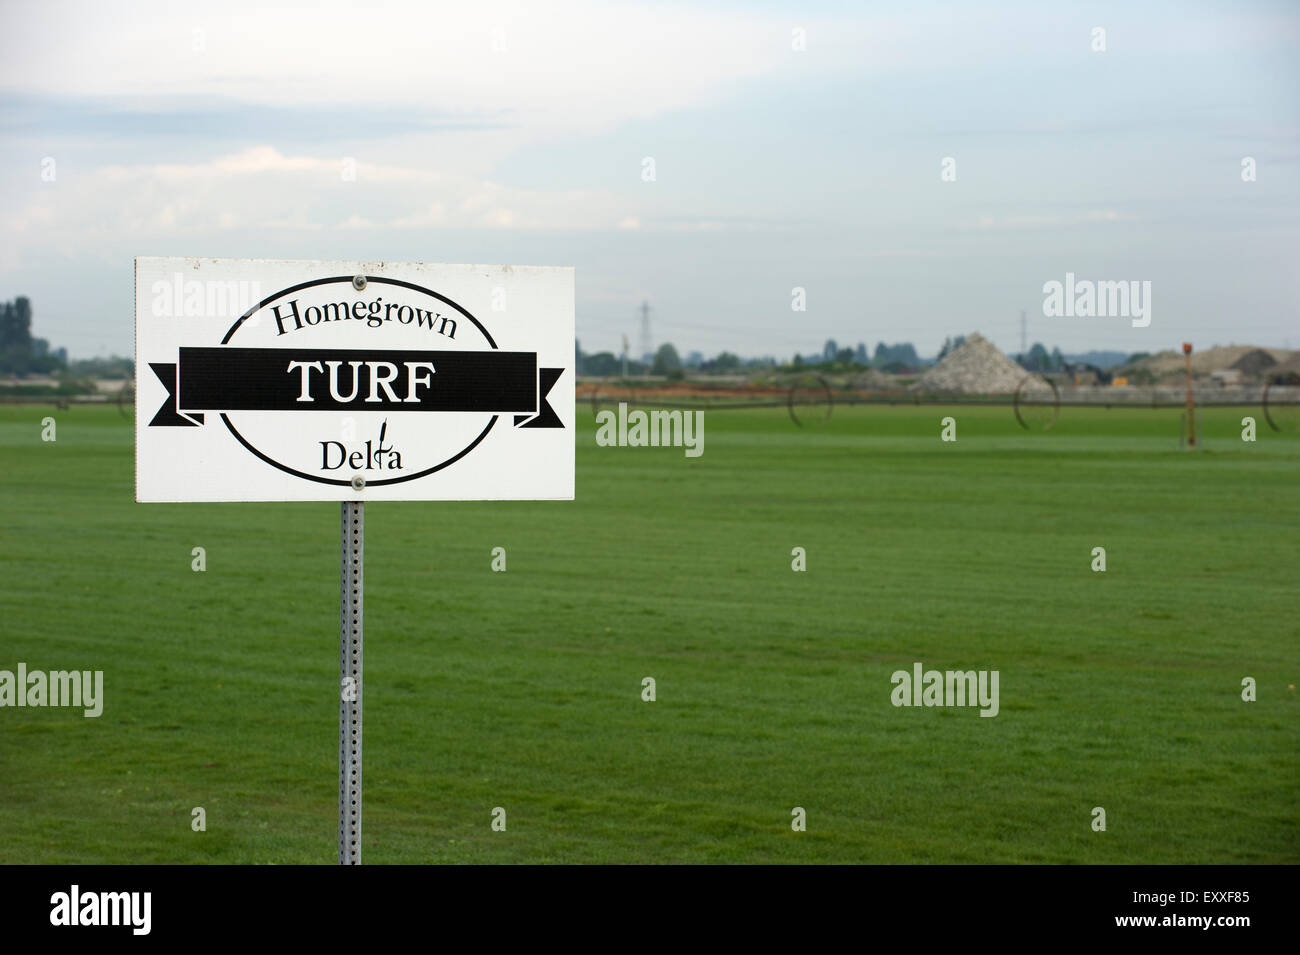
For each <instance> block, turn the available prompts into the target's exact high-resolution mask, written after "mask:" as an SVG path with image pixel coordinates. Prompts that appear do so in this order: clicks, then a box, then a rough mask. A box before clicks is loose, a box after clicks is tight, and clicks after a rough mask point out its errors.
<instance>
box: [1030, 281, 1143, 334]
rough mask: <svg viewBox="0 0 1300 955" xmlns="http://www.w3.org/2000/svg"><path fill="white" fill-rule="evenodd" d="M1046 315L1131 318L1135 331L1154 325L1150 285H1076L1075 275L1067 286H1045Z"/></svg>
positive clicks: (1045, 284)
mask: <svg viewBox="0 0 1300 955" xmlns="http://www.w3.org/2000/svg"><path fill="white" fill-rule="evenodd" d="M1043 295H1044V298H1043V314H1044V315H1046V316H1047V317H1048V318H1062V317H1064V318H1075V317H1078V318H1132V319H1133V327H1134V328H1146V327H1147V326H1148V325H1150V324H1151V282H1150V281H1149V280H1148V281H1145V282H1138V281H1137V280H1136V279H1134V280H1133V281H1131V282H1126V281H1119V282H1093V281H1092V280H1090V279H1083V280H1082V281H1079V282H1076V281H1075V280H1074V273H1073V272H1066V273H1065V283H1064V284H1062V283H1060V282H1058V281H1056V280H1055V279H1052V280H1051V281H1050V282H1044V283H1043Z"/></svg>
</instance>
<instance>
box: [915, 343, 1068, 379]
mask: <svg viewBox="0 0 1300 955" xmlns="http://www.w3.org/2000/svg"><path fill="white" fill-rule="evenodd" d="M1026 377H1028V378H1029V381H1028V383H1027V384H1026V388H1027V389H1029V390H1035V391H1036V390H1039V389H1041V390H1043V391H1047V390H1048V385H1047V383H1046V382H1044V381H1043V379H1041V378H1040V377H1038V376H1037V375H1030V373H1029V372H1027V371H1025V370H1024V369H1023V368H1021V367H1020V366H1019V365H1017V364H1016V363H1015V362H1014V361H1012V360H1011V359H1010V358H1008V357H1007V356H1006V355H1004V354H1002V352H1000V351H998V347H997V346H996V345H994V344H993V343H992V342H991V341H989V340H988V339H987V338H985V337H984V336H983V335H981V334H980V333H979V332H971V333H970V335H968V336H967V337H966V341H964V342H963V343H962V344H961V345H960V346H959V347H958V348H957V349H955V350H954V351H952V352H950V353H949V354H948V355H947V356H945V357H944V359H943V361H941V362H939V364H937V365H935V366H934V367H933V368H931V369H930V370H929V371H927V372H926V373H925V374H924V375H922V376H921V377H920V378H918V379H917V380H916V381H915V382H914V383H913V384H912V386H911V388H910V389H909V390H911V391H925V392H932V393H936V394H957V395H1009V394H1012V393H1013V392H1014V391H1015V390H1016V388H1018V387H1019V386H1020V383H1021V382H1022V381H1025V379H1026Z"/></svg>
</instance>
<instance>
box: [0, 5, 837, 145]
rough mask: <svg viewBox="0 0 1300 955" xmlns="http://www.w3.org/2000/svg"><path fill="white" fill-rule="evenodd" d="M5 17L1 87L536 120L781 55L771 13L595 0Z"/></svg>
mask: <svg viewBox="0 0 1300 955" xmlns="http://www.w3.org/2000/svg"><path fill="white" fill-rule="evenodd" d="M6 21H7V22H6V29H5V31H4V35H3V36H0V63H2V64H3V66H0V87H2V88H5V89H8V90H11V91H17V90H21V91H22V92H25V93H36V94H45V95H55V96H106V97H131V98H133V99H136V100H137V101H138V99H139V98H150V97H153V98H159V100H160V101H161V99H160V98H161V97H176V96H191V97H204V96H209V97H216V96H220V97H225V98H229V99H234V100H237V101H241V102H245V103H256V104H262V105H271V106H288V107H292V106H306V105H310V106H314V107H322V106H323V107H329V106H340V107H341V106H344V105H348V106H357V105H364V104H383V105H384V106H385V107H389V108H392V107H398V108H411V109H420V110H425V111H428V112H430V113H434V112H438V113H451V114H465V115H481V114H484V113H486V114H492V115H495V116H500V117H502V118H503V119H505V120H507V121H509V122H513V123H518V124H520V125H521V126H523V127H525V128H539V129H546V130H548V131H555V130H564V129H569V130H574V129H596V128H601V127H605V126H607V125H609V124H612V123H617V122H621V121H624V120H628V119H633V118H644V117H648V116H653V115H657V114H659V113H662V112H664V111H667V110H672V109H677V108H682V107H688V106H689V107H696V106H699V105H700V104H701V103H703V102H707V101H709V100H710V99H712V98H714V97H716V96H718V95H719V94H721V93H724V92H725V91H726V90H727V88H728V87H729V86H730V85H731V84H733V83H735V82H737V81H743V80H746V79H749V78H753V77H757V76H760V75H762V74H764V73H768V72H771V71H773V70H775V69H778V68H780V67H781V66H782V65H783V64H786V63H788V62H789V58H790V50H789V24H788V22H787V21H788V17H787V16H784V15H782V16H777V15H774V14H771V13H758V12H753V11H746V10H744V9H732V10H728V11H709V10H702V9H699V8H691V7H688V6H670V5H654V6H651V5H640V4H628V3H609V2H599V0H559V2H556V3H548V4H546V5H544V6H543V5H539V4H525V3H505V4H500V3H498V4H479V3H471V4H464V3H455V4H452V3H420V2H402V3H397V2H388V3H372V4H366V5H354V4H351V3H345V2H340V0H322V2H318V3H311V4H290V5H283V4H281V5H278V6H268V5H266V4H263V3H258V2H247V0H233V2H223V3H222V4H220V5H216V6H208V7H201V8H195V7H193V6H182V5H178V4H175V3H174V2H170V0H168V2H142V3H136V4H132V5H131V6H130V7H129V8H126V10H123V9H122V8H119V7H117V6H116V5H113V4H106V3H76V2H43V3H41V4H33V5H28V6H25V7H24V8H22V9H21V10H18V11H14V10H11V11H9V13H8V15H7V16H6ZM498 29H499V30H501V31H503V34H504V37H505V40H506V43H505V47H506V48H505V50H504V51H495V50H494V48H493V37H494V31H496V30H498ZM196 46H197V47H199V48H197V49H196ZM823 60H824V58H823Z"/></svg>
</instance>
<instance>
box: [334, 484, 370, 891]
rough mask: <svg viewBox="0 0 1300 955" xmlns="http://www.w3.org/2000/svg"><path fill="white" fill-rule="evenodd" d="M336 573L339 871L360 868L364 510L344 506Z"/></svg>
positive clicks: (355, 503) (354, 503)
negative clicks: (355, 866)
mask: <svg viewBox="0 0 1300 955" xmlns="http://www.w3.org/2000/svg"><path fill="white" fill-rule="evenodd" d="M342 506H343V524H342V537H341V542H342V545H341V547H340V572H339V865H360V864H361V651H362V636H363V632H362V609H363V605H364V601H363V584H364V582H365V543H366V510H365V509H366V505H365V504H364V503H363V502H361V501H344V502H343V505H342Z"/></svg>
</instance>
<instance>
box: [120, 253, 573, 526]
mask: <svg viewBox="0 0 1300 955" xmlns="http://www.w3.org/2000/svg"><path fill="white" fill-rule="evenodd" d="M573 282H574V277H573V269H571V268H551V267H542V268H534V267H525V266H509V265H428V264H420V263H394V262H294V261H277V260H261V259H185V258H137V259H136V261H135V376H136V377H135V394H136V403H135V435H136V441H135V488H136V491H135V497H136V500H137V501H376V500H377V501H411V500H416V501H445V500H573V458H574V432H573V428H574V407H573V396H574V371H575V369H574V367H573V364H574V361H573V359H574V330H573V320H574V285H573Z"/></svg>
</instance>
